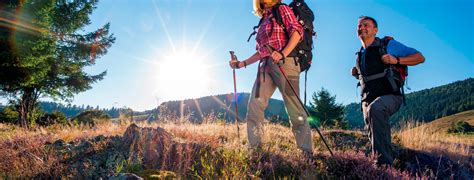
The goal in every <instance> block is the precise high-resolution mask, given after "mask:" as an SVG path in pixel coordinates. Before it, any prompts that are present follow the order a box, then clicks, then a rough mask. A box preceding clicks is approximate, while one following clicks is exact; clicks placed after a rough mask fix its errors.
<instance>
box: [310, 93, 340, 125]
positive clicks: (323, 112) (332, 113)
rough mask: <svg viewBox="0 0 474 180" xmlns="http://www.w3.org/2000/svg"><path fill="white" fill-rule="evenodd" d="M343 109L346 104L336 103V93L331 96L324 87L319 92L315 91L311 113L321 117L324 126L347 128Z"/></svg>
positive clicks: (311, 103) (318, 117)
mask: <svg viewBox="0 0 474 180" xmlns="http://www.w3.org/2000/svg"><path fill="white" fill-rule="evenodd" d="M343 110H344V106H343V105H342V104H340V103H336V95H334V96H331V94H330V93H329V92H328V91H327V90H326V89H324V88H322V89H321V90H320V91H318V92H317V93H316V92H315V93H313V96H312V100H311V102H310V113H311V114H312V116H315V117H316V118H317V119H319V121H320V122H319V123H320V124H321V125H322V126H325V127H330V128H342V129H347V128H348V123H347V121H345V120H344V119H343V117H344V111H343ZM310 125H311V126H315V125H317V124H314V123H312V124H310Z"/></svg>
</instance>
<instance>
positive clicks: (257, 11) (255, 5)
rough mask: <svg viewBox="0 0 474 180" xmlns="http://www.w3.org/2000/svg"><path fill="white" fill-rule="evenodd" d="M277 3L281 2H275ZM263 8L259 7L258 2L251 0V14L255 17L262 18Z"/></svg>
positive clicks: (279, 0) (258, 0) (257, 0)
mask: <svg viewBox="0 0 474 180" xmlns="http://www.w3.org/2000/svg"><path fill="white" fill-rule="evenodd" d="M276 1H277V2H278V3H281V2H282V0H276ZM264 11H265V10H264V7H261V6H260V0H253V13H254V14H255V16H258V17H262V16H263V13H264Z"/></svg>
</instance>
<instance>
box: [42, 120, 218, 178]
mask: <svg viewBox="0 0 474 180" xmlns="http://www.w3.org/2000/svg"><path fill="white" fill-rule="evenodd" d="M47 146H48V147H50V148H54V149H55V152H57V155H58V157H59V158H60V161H61V163H62V164H63V165H64V166H66V169H67V170H66V171H67V172H68V173H67V174H64V177H67V178H85V179H89V178H92V179H99V178H105V177H120V178H122V177H123V176H117V175H118V174H119V173H122V172H136V173H138V172H140V171H142V170H145V169H155V170H166V171H173V172H178V173H180V174H186V173H187V171H189V170H190V169H191V167H192V166H193V164H194V162H195V160H197V159H198V158H199V153H200V152H201V150H202V149H207V148H209V147H208V146H206V145H204V144H199V143H193V142H190V143H187V142H178V141H176V140H174V137H173V135H172V134H170V133H168V132H166V131H165V130H164V129H162V128H160V127H158V128H140V127H138V126H136V125H135V124H132V125H130V126H129V127H128V128H127V130H126V131H125V133H124V135H123V136H122V137H120V136H114V137H104V136H97V137H95V138H93V139H88V140H81V141H79V142H69V143H67V142H64V141H63V140H58V141H56V142H54V143H50V144H48V145H47ZM122 175H124V174H122ZM120 178H119V179H120Z"/></svg>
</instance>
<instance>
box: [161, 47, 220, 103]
mask: <svg viewBox="0 0 474 180" xmlns="http://www.w3.org/2000/svg"><path fill="white" fill-rule="evenodd" d="M156 66H157V71H156V73H157V74H156V79H157V83H156V84H157V87H156V89H157V92H156V94H157V96H159V98H160V99H163V100H182V99H188V98H198V97H202V96H205V95H209V93H210V85H211V80H212V78H211V73H210V66H209V65H207V64H206V62H205V61H204V58H203V57H202V56H201V55H198V54H195V53H192V52H190V53H187V52H186V51H181V52H176V53H173V54H171V55H169V56H164V57H163V59H162V60H158V61H157V63H156Z"/></svg>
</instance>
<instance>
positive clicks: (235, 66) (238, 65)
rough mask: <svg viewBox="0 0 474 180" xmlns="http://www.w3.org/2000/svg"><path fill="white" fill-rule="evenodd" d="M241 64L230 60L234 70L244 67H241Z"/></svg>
mask: <svg viewBox="0 0 474 180" xmlns="http://www.w3.org/2000/svg"><path fill="white" fill-rule="evenodd" d="M240 64H241V63H240V61H237V60H230V61H229V66H230V68H232V69H234V68H235V69H240V68H241V67H242V66H240Z"/></svg>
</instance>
